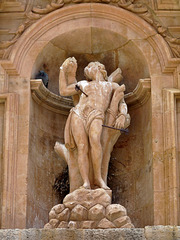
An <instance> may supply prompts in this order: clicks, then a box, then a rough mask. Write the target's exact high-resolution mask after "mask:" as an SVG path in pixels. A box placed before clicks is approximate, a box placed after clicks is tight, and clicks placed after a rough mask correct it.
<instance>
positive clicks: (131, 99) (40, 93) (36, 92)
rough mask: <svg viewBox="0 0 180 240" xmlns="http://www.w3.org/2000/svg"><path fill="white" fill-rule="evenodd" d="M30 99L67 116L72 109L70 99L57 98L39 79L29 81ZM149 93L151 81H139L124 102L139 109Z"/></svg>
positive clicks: (132, 107)
mask: <svg viewBox="0 0 180 240" xmlns="http://www.w3.org/2000/svg"><path fill="white" fill-rule="evenodd" d="M31 91H32V98H33V99H34V101H35V102H36V103H37V104H39V105H41V106H43V107H44V108H46V109H48V110H50V111H52V112H55V113H61V114H63V115H68V114H69V111H70V109H71V108H72V107H73V101H72V99H70V98H66V97H62V96H58V95H56V94H54V93H52V92H50V91H49V90H48V89H47V88H46V87H45V86H44V84H43V82H42V80H41V79H32V80H31ZM150 93H151V80H150V79H149V78H148V79H140V80H139V82H138V84H137V87H136V88H135V89H134V91H133V92H130V93H128V94H126V95H125V101H126V103H127V105H128V107H129V108H131V109H134V108H138V107H141V106H142V105H143V104H145V103H146V101H147V100H148V99H149V97H150Z"/></svg>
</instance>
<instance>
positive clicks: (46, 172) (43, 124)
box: [27, 100, 66, 227]
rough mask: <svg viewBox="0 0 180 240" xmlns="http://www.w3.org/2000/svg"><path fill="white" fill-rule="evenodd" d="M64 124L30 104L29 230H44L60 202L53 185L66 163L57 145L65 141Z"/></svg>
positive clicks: (56, 116) (55, 116) (42, 109)
mask: <svg viewBox="0 0 180 240" xmlns="http://www.w3.org/2000/svg"><path fill="white" fill-rule="evenodd" d="M65 120H66V117H65V116H62V115H60V114H56V113H53V112H51V111H49V110H47V109H45V108H41V107H40V106H39V105H38V104H37V103H35V102H34V100H32V101H31V117H30V138H29V142H30V146H29V163H28V210H27V216H28V217H27V227H43V226H44V224H45V223H47V221H48V213H49V210H50V209H51V208H52V206H54V205H55V204H57V203H59V202H60V200H61V199H59V198H58V196H57V195H56V194H55V191H54V190H53V185H54V182H55V179H56V177H57V176H58V175H59V174H61V172H62V171H63V169H64V168H65V167H66V163H65V162H64V161H63V160H61V159H60V158H59V157H58V156H57V155H56V153H55V151H54V145H55V142H56V141H59V142H62V143H63V141H64V140H63V130H64V124H65Z"/></svg>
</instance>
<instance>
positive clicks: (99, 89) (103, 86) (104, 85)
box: [76, 81, 114, 112]
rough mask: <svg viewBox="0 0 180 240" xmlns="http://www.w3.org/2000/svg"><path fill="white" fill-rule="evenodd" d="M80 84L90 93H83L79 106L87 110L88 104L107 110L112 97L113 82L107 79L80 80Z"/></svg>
mask: <svg viewBox="0 0 180 240" xmlns="http://www.w3.org/2000/svg"><path fill="white" fill-rule="evenodd" d="M78 85H79V86H80V87H81V89H82V90H83V91H84V92H85V93H86V94H87V95H88V97H86V96H85V95H84V94H81V97H80V101H79V103H78V105H77V106H76V107H77V108H79V109H81V111H85V109H86V108H87V106H90V107H91V108H92V109H97V110H101V111H102V112H105V111H106V110H107V108H108V105H109V102H110V99H111V97H112V91H113V87H114V86H112V83H110V82H106V81H91V82H88V81H80V82H79V83H78Z"/></svg>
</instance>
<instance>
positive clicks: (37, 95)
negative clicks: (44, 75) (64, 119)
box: [31, 79, 73, 115]
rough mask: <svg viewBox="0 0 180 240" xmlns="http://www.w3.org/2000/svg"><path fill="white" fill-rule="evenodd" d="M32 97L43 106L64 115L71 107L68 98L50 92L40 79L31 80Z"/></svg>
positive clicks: (70, 101) (71, 103)
mask: <svg viewBox="0 0 180 240" xmlns="http://www.w3.org/2000/svg"><path fill="white" fill-rule="evenodd" d="M31 90H32V98H33V99H34V100H35V102H37V103H38V104H40V105H41V106H43V107H44V108H46V109H48V110H50V111H53V112H56V113H61V114H64V115H68V114H69V110H70V109H71V108H72V107H73V102H72V100H71V99H70V98H64V97H61V96H58V95H56V94H54V93H52V92H50V91H49V90H48V89H47V88H46V87H45V86H44V84H43V82H42V80H41V79H32V80H31Z"/></svg>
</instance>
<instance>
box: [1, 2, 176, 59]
mask: <svg viewBox="0 0 180 240" xmlns="http://www.w3.org/2000/svg"><path fill="white" fill-rule="evenodd" d="M83 3H102V4H109V5H113V6H116V7H120V8H123V9H125V10H127V11H130V12H132V13H134V14H136V15H138V16H139V17H141V18H142V19H144V20H145V21H146V22H148V23H149V24H150V25H151V26H152V27H153V28H154V29H155V30H156V31H157V33H159V34H160V35H161V36H162V37H163V38H164V39H165V41H166V42H167V43H168V45H169V47H170V49H171V51H172V55H173V57H175V58H179V57H180V39H179V38H175V37H173V36H172V35H171V33H170V32H169V30H168V28H166V27H164V26H163V25H162V24H161V22H160V20H159V19H158V17H157V16H156V14H155V12H154V11H153V10H152V9H151V8H150V7H149V6H148V5H147V4H145V3H139V2H138V3H136V2H135V1H134V0H51V3H50V4H48V5H47V6H46V7H45V8H38V7H33V9H32V10H31V11H29V12H28V13H27V14H26V15H27V20H26V21H25V23H23V24H21V25H20V26H19V27H18V29H17V31H16V33H15V36H14V37H13V39H12V40H10V41H3V42H0V49H7V48H9V47H10V46H12V45H13V44H14V43H15V42H16V41H17V40H18V38H19V37H20V36H21V35H22V34H23V32H24V31H25V30H26V29H27V28H28V27H29V26H30V25H32V24H33V23H35V22H36V21H37V20H38V19H40V18H42V17H43V16H45V15H47V14H49V13H51V12H53V11H55V10H57V9H60V8H62V7H64V6H67V5H73V4H83ZM5 56H6V54H5Z"/></svg>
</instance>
